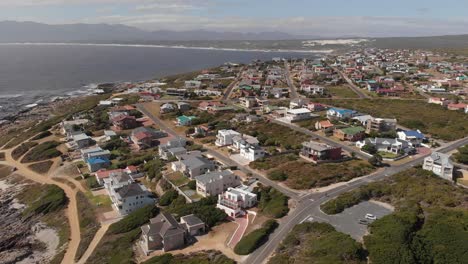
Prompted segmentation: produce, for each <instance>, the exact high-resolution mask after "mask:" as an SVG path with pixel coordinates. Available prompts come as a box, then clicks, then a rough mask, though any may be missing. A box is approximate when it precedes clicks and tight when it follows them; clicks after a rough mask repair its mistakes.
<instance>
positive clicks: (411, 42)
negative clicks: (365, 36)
mask: <svg viewBox="0 0 468 264" xmlns="http://www.w3.org/2000/svg"><path fill="white" fill-rule="evenodd" d="M372 45H373V46H375V47H377V48H391V49H458V48H467V47H468V34H467V35H451V36H433V37H401V38H378V39H375V42H373V43H372Z"/></svg>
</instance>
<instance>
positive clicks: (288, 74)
mask: <svg viewBox="0 0 468 264" xmlns="http://www.w3.org/2000/svg"><path fill="white" fill-rule="evenodd" d="M284 73H285V78H286V82H287V83H288V86H289V98H291V99H296V98H299V94H298V93H297V87H296V86H295V85H294V82H293V80H292V79H291V72H290V71H289V63H288V62H287V61H285V62H284Z"/></svg>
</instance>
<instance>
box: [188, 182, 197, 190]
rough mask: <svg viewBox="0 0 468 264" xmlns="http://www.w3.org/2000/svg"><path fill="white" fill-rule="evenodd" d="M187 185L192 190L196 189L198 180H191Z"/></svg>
mask: <svg viewBox="0 0 468 264" xmlns="http://www.w3.org/2000/svg"><path fill="white" fill-rule="evenodd" d="M187 186H188V187H189V188H190V189H191V190H195V189H196V188H197V181H195V180H193V181H189V183H187Z"/></svg>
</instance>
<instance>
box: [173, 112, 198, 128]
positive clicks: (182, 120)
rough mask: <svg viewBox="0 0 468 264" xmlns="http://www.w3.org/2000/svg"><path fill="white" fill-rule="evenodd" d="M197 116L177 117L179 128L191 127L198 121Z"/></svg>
mask: <svg viewBox="0 0 468 264" xmlns="http://www.w3.org/2000/svg"><path fill="white" fill-rule="evenodd" d="M196 118H197V117H196V116H186V115H182V116H179V117H177V125H178V126H190V125H192V121H193V120H194V119H196Z"/></svg>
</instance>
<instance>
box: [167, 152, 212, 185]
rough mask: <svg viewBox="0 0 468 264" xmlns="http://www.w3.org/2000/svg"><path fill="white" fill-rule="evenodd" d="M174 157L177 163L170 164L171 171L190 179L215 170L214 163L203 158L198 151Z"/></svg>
mask: <svg viewBox="0 0 468 264" xmlns="http://www.w3.org/2000/svg"><path fill="white" fill-rule="evenodd" d="M175 156H176V158H177V159H178V161H175V162H172V163H171V168H172V170H173V171H179V172H181V173H183V174H184V175H186V176H187V177H190V178H195V177H196V176H199V175H202V174H204V173H207V172H209V171H212V170H214V169H215V164H214V162H213V161H211V160H209V159H207V158H205V157H203V156H202V155H201V152H199V151H192V152H190V153H187V154H175Z"/></svg>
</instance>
